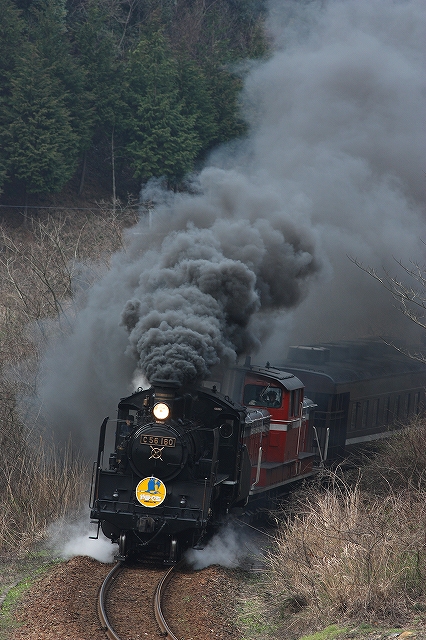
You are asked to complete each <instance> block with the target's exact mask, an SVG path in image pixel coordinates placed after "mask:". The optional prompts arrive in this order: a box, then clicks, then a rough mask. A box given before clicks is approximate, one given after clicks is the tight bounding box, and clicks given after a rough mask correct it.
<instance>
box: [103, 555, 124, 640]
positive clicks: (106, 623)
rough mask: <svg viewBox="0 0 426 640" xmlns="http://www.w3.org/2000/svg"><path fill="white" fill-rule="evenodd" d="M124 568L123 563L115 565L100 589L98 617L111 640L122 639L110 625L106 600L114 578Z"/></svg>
mask: <svg viewBox="0 0 426 640" xmlns="http://www.w3.org/2000/svg"><path fill="white" fill-rule="evenodd" d="M123 567H124V564H123V563H122V562H117V564H116V565H114V567H113V568H112V569H111V571H110V572H109V573H108V575H107V577H106V578H105V580H104V581H103V583H102V586H101V588H100V589H99V596H98V604H97V609H98V616H99V620H100V621H101V625H102V630H103V631H105V633H106V635H107V636H108V638H109V639H110V640H121V638H120V636H118V635H117V634H116V633H115V631H114V629H113V628H112V627H111V625H110V623H109V620H108V616H107V614H106V609H105V599H106V595H107V592H108V589H109V587H110V586H111V582H112V580H113V578H114V577H115V576H116V575H117V574H118V573H119V572H120V571H121V570H122V569H123Z"/></svg>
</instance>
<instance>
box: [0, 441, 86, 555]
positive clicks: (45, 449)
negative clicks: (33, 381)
mask: <svg viewBox="0 0 426 640" xmlns="http://www.w3.org/2000/svg"><path fill="white" fill-rule="evenodd" d="M88 483H89V470H88V465H87V463H86V462H85V461H84V460H83V458H82V457H81V456H79V455H76V454H75V453H74V452H73V450H72V447H71V444H69V445H68V446H67V447H65V449H63V450H62V451H60V450H58V449H57V448H56V447H55V445H54V444H48V443H46V442H45V441H44V440H42V439H41V438H39V439H38V441H37V442H36V443H35V445H34V446H26V447H24V446H23V444H22V443H21V447H20V452H19V453H17V455H16V456H13V457H12V456H10V455H2V459H1V460H0V488H1V495H2V500H1V512H0V550H2V551H8V550H9V551H10V550H12V549H15V550H23V551H25V550H28V548H29V547H30V546H31V545H33V544H34V543H35V542H38V541H40V540H41V539H43V536H44V535H45V533H46V529H47V527H48V525H49V524H50V523H51V522H52V521H54V520H57V519H59V518H62V517H64V516H66V515H67V514H69V513H71V512H73V511H75V510H76V509H78V508H79V507H81V506H82V502H83V501H84V502H86V503H87V487H88Z"/></svg>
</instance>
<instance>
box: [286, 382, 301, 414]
mask: <svg viewBox="0 0 426 640" xmlns="http://www.w3.org/2000/svg"><path fill="white" fill-rule="evenodd" d="M299 404H300V389H294V391H291V392H290V402H289V406H288V417H289V418H291V417H292V416H298V415H299Z"/></svg>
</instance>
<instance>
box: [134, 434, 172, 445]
mask: <svg viewBox="0 0 426 640" xmlns="http://www.w3.org/2000/svg"><path fill="white" fill-rule="evenodd" d="M141 444H149V445H152V446H154V447H175V446H176V438H168V437H167V436H150V435H149V433H143V434H142V435H141Z"/></svg>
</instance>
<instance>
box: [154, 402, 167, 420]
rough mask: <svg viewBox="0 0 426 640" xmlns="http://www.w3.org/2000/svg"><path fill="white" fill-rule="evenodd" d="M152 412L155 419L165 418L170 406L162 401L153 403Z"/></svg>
mask: <svg viewBox="0 0 426 640" xmlns="http://www.w3.org/2000/svg"><path fill="white" fill-rule="evenodd" d="M152 413H153V414H154V416H155V417H156V418H157V420H166V418H168V417H169V415H170V408H169V407H168V406H167V405H166V404H165V403H164V402H158V403H157V404H156V405H154V408H153V410H152Z"/></svg>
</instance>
